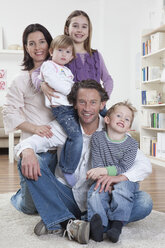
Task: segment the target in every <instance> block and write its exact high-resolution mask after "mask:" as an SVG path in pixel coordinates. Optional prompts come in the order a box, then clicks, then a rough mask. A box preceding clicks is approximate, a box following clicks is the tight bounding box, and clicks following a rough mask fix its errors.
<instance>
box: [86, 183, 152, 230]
mask: <svg viewBox="0 0 165 248" xmlns="http://www.w3.org/2000/svg"><path fill="white" fill-rule="evenodd" d="M94 187H95V184H93V185H92V186H91V188H90V190H89V192H88V221H90V220H91V218H92V216H93V215H94V214H96V213H97V214H99V215H100V217H101V219H102V223H103V226H104V227H108V225H109V221H110V220H120V221H124V223H125V224H126V223H128V222H133V221H137V220H141V219H143V218H144V217H146V216H147V215H149V214H150V212H151V210H152V199H151V197H150V195H149V194H147V193H146V192H143V191H139V185H138V183H132V182H130V181H125V182H120V183H118V184H116V185H114V190H113V191H112V194H111V196H110V195H109V193H108V192H104V191H102V192H101V193H99V190H100V188H98V189H97V190H96V191H95V190H94Z"/></svg>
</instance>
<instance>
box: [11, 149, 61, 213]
mask: <svg viewBox="0 0 165 248" xmlns="http://www.w3.org/2000/svg"><path fill="white" fill-rule="evenodd" d="M37 156H38V159H40V161H42V164H43V165H44V164H45V165H47V166H48V168H49V169H50V172H51V173H53V174H54V173H55V167H56V164H57V152H56V151H54V152H45V153H39V154H38V155H37ZM17 166H18V172H19V176H20V186H21V188H20V189H19V190H18V191H17V193H16V194H15V195H13V196H12V197H11V203H12V205H13V206H14V207H15V208H16V209H17V210H18V211H21V212H23V213H25V214H35V213H37V209H36V207H35V204H34V203H33V200H32V197H31V194H30V193H29V189H28V186H27V183H26V180H25V178H24V176H23V175H22V172H21V170H20V168H21V159H20V160H19V161H18V163H17Z"/></svg>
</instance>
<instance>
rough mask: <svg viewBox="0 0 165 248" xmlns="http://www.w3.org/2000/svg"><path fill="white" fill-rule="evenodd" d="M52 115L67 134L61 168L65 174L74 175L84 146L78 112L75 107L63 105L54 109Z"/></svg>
mask: <svg viewBox="0 0 165 248" xmlns="http://www.w3.org/2000/svg"><path fill="white" fill-rule="evenodd" d="M52 113H53V115H54V117H55V118H56V120H57V122H58V123H59V124H60V125H61V126H62V128H63V129H64V131H65V132H66V134H67V140H66V142H65V144H64V146H63V148H62V151H61V154H60V161H59V166H60V167H61V169H62V171H63V172H64V173H70V174H72V173H74V172H75V170H76V168H77V165H78V163H79V161H80V157H81V152H82V144H83V139H82V132H81V128H80V124H79V121H78V115H77V111H76V110H75V109H74V108H73V106H63V105H62V106H59V107H54V108H53V107H52Z"/></svg>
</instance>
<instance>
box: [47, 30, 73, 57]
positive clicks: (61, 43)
mask: <svg viewBox="0 0 165 248" xmlns="http://www.w3.org/2000/svg"><path fill="white" fill-rule="evenodd" d="M69 46H71V47H72V55H73V57H74V58H75V56H76V55H75V50H74V43H73V40H72V38H71V37H69V36H67V35H64V34H63V35H58V36H56V37H55V38H54V39H53V40H52V42H51V44H50V49H49V50H50V51H51V52H53V50H54V49H58V48H67V47H69Z"/></svg>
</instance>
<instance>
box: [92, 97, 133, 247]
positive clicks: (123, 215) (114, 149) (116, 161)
mask: <svg viewBox="0 0 165 248" xmlns="http://www.w3.org/2000/svg"><path fill="white" fill-rule="evenodd" d="M135 112H136V109H135V108H134V107H133V106H132V105H131V104H130V103H128V102H119V103H117V104H115V105H113V106H112V107H111V108H110V109H109V110H108V111H107V115H106V117H105V118H104V120H105V124H106V131H100V132H96V133H94V134H93V136H92V140H91V144H92V167H93V169H91V170H89V171H88V172H87V178H88V179H93V180H97V179H98V178H99V177H100V176H102V175H110V176H116V175H120V174H122V173H124V172H126V171H127V170H128V169H130V168H131V166H132V165H133V162H134V160H135V158H136V154H137V150H138V143H137V141H135V140H134V139H133V138H132V137H130V136H129V135H128V134H127V132H128V131H129V130H130V128H131V125H132V122H133V119H134V113H135ZM94 186H95V185H93V186H92V187H91V189H90V191H89V193H88V206H89V209H90V210H89V213H88V218H89V220H91V235H92V238H93V239H94V240H96V241H102V240H103V228H102V223H103V226H105V227H106V226H108V222H110V229H109V230H108V231H107V236H108V238H109V240H111V241H112V242H114V243H115V242H117V241H118V239H119V236H120V233H121V230H122V227H123V225H124V223H126V222H127V221H128V220H129V217H130V214H131V210H132V205H133V200H132V197H133V193H134V192H135V191H136V190H137V189H138V183H134V182H131V181H124V182H121V183H118V184H114V185H113V190H112V191H111V194H110V195H109V193H108V192H102V193H100V194H99V196H98V195H97V197H99V198H100V200H99V201H98V200H97V203H96V202H95V201H94V198H93V197H94V195H95V193H96V192H95V191H94ZM98 202H100V203H101V205H99V203H98ZM100 206H101V207H102V208H101V207H100ZM98 214H99V215H100V216H101V219H102V221H101V219H100V217H99V215H98ZM108 220H109V221H108ZM96 226H97V227H96Z"/></svg>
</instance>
